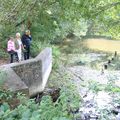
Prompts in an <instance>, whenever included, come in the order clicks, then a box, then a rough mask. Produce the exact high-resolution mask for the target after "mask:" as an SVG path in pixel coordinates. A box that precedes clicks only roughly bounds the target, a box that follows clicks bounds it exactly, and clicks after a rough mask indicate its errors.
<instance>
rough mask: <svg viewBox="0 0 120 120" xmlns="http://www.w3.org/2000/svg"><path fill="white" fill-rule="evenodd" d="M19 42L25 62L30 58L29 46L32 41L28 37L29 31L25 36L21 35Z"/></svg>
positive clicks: (29, 36)
mask: <svg viewBox="0 0 120 120" xmlns="http://www.w3.org/2000/svg"><path fill="white" fill-rule="evenodd" d="M21 40H22V44H23V47H24V60H27V59H29V57H30V44H31V40H32V37H31V35H30V30H26V31H25V34H23V36H22V39H21Z"/></svg>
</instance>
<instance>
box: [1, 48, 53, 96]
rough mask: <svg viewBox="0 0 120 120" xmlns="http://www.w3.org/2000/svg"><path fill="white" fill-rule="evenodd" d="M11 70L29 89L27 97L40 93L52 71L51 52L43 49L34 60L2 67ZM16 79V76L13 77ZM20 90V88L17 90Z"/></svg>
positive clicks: (49, 49)
mask: <svg viewBox="0 0 120 120" xmlns="http://www.w3.org/2000/svg"><path fill="white" fill-rule="evenodd" d="M2 67H3V68H11V69H12V70H14V72H15V74H16V75H17V76H18V77H19V78H20V80H19V81H22V82H24V83H25V85H26V86H27V87H28V89H29V95H30V96H32V95H35V94H37V93H39V92H42V91H43V90H44V88H45V85H46V83H47V80H48V77H49V74H50V72H51V69H52V50H51V48H46V49H44V50H43V51H42V52H41V53H40V54H39V55H38V56H37V57H36V58H34V59H29V60H26V61H22V62H20V63H12V64H9V65H5V66H2ZM15 78H16V76H15ZM19 89H20V88H19Z"/></svg>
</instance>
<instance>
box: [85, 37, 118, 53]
mask: <svg viewBox="0 0 120 120" xmlns="http://www.w3.org/2000/svg"><path fill="white" fill-rule="evenodd" d="M85 44H86V45H87V47H88V48H90V49H93V50H100V51H104V52H115V51H117V52H118V53H120V41H117V40H116V41H115V40H106V39H87V40H86V42H85Z"/></svg>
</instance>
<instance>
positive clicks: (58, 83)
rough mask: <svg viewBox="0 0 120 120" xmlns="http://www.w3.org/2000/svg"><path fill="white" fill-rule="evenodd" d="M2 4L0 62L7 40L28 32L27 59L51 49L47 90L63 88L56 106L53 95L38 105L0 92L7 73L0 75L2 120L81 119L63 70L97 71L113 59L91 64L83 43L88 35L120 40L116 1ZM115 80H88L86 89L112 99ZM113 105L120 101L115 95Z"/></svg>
mask: <svg viewBox="0 0 120 120" xmlns="http://www.w3.org/2000/svg"><path fill="white" fill-rule="evenodd" d="M0 3H1V4H0V9H1V10H0V23H1V24H0V58H6V57H8V55H7V54H6V46H7V45H6V43H7V38H8V37H9V36H13V37H15V33H16V32H20V33H21V34H23V32H24V31H25V30H26V29H30V31H31V34H32V37H33V40H32V45H31V56H32V57H35V56H36V55H37V54H38V53H39V52H40V51H41V50H42V49H43V48H45V47H52V50H53V71H52V73H51V76H50V80H49V82H48V87H56V88H60V89H61V90H60V95H59V97H58V99H57V101H56V102H53V101H52V99H51V96H43V97H42V99H41V101H40V103H35V101H34V99H27V98H26V97H25V96H24V95H21V94H20V93H19V94H18V95H14V94H13V93H11V92H10V91H9V90H7V89H6V88H1V85H2V84H3V82H4V76H5V73H3V72H0V119H1V120H19V119H20V120H74V119H75V118H76V117H79V116H80V114H79V115H77V114H73V113H74V112H75V111H76V110H78V109H79V107H80V105H81V103H82V101H81V98H80V95H79V94H78V90H77V89H76V86H74V85H73V83H72V80H71V74H70V73H69V72H68V71H67V70H66V69H65V66H67V65H68V66H72V65H80V66H81V65H86V66H89V67H91V68H94V69H101V68H99V67H101V66H99V64H100V63H102V62H105V61H106V60H108V59H109V58H108V57H109V56H111V54H107V55H105V56H100V59H96V60H93V61H91V57H90V56H88V54H87V53H90V52H91V53H92V52H96V51H92V50H89V49H88V48H87V47H86V46H84V45H83V41H84V38H85V37H87V36H91V35H92V36H94V35H95V36H106V37H109V38H114V39H120V34H119V33H120V27H119V25H120V14H119V11H120V1H119V0H34V1H33V0H9V1H8V0H0ZM69 41H70V42H69ZM83 53H84V54H83ZM105 54H106V53H105ZM73 55H74V56H73ZM119 61H120V58H119V56H118V57H116V59H115V60H114V61H112V63H111V64H110V65H109V67H108V70H119V69H120V62H119ZM114 79H115V77H114V78H112V80H110V81H109V83H108V84H107V85H101V84H100V83H98V82H96V81H90V82H88V83H87V87H88V88H89V90H90V91H92V92H93V93H98V92H99V91H102V90H104V91H106V92H110V93H111V94H113V93H115V95H116V94H118V93H119V92H120V88H119V87H118V86H116V85H115V84H114ZM81 84H82V83H81ZM84 84H85V85H86V83H84ZM12 101H13V102H14V103H13V102H12ZM115 101H117V102H118V101H119V99H118V96H117V99H115ZM15 103H17V104H16V105H15V106H14V104H15ZM106 114H107V112H106V111H105V113H102V112H101V115H103V118H106ZM106 119H107V118H106Z"/></svg>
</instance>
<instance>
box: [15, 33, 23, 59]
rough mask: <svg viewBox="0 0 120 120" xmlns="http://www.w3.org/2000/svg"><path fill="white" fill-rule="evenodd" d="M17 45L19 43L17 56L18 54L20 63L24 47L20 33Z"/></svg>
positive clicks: (17, 36)
mask: <svg viewBox="0 0 120 120" xmlns="http://www.w3.org/2000/svg"><path fill="white" fill-rule="evenodd" d="M16 43H17V46H18V47H17V50H16V51H17V54H18V58H19V61H21V60H22V49H23V45H22V41H21V37H20V33H16Z"/></svg>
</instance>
